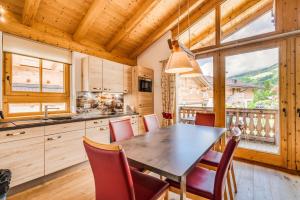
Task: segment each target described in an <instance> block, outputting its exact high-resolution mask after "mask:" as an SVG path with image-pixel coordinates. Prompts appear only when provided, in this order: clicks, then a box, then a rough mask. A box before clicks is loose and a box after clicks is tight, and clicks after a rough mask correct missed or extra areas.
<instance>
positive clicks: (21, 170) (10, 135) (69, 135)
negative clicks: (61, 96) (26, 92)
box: [0, 115, 138, 187]
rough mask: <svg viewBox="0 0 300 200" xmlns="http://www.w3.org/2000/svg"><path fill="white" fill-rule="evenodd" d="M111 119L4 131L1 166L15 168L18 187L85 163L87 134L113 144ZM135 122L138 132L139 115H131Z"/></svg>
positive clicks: (14, 183) (0, 141) (0, 139)
mask: <svg viewBox="0 0 300 200" xmlns="http://www.w3.org/2000/svg"><path fill="white" fill-rule="evenodd" d="M126 117H129V116H126ZM113 119H117V118H113ZM108 122H109V119H96V120H88V121H81V122H72V123H63V124H55V125H48V126H41V127H34V128H25V129H17V130H9V131H0V169H10V170H11V171H12V182H11V187H14V186H17V185H20V184H23V183H26V182H28V181H31V180H34V179H37V178H40V177H43V176H45V175H48V174H51V173H53V172H57V171H59V170H62V169H65V168H68V167H71V166H73V165H76V164H79V163H81V162H84V161H86V160H87V156H86V152H85V149H84V146H83V140H82V139H83V136H86V137H88V138H89V139H91V140H93V141H95V142H97V143H107V144H109V143H110V133H109V126H108ZM131 124H132V128H133V131H134V135H138V115H133V116H131Z"/></svg>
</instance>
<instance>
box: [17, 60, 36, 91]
mask: <svg viewBox="0 0 300 200" xmlns="http://www.w3.org/2000/svg"><path fill="white" fill-rule="evenodd" d="M12 91H24V92H39V91H40V60H39V59H37V58H31V57H27V56H21V55H13V56H12Z"/></svg>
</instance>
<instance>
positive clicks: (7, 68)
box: [3, 52, 70, 118]
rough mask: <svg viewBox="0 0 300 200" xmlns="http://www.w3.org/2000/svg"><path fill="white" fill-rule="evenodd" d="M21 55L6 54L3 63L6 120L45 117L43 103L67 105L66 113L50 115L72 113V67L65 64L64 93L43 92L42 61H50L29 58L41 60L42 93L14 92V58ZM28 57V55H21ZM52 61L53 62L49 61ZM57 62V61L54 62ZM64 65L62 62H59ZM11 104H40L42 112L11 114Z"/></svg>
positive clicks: (56, 112) (57, 112)
mask: <svg viewBox="0 0 300 200" xmlns="http://www.w3.org/2000/svg"><path fill="white" fill-rule="evenodd" d="M13 55H21V54H17V53H10V52H4V55H3V57H4V61H3V66H4V68H3V86H4V87H3V112H4V115H5V117H6V118H14V117H26V116H41V115H43V113H44V112H43V111H42V104H43V103H65V105H66V109H65V110H64V111H51V112H49V114H59V113H70V65H69V64H66V63H63V64H64V92H63V93H57V92H43V91H42V85H43V83H42V81H43V78H42V70H43V69H42V60H49V59H43V58H37V57H33V56H28V57H31V58H37V59H39V60H40V67H39V69H40V70H39V74H40V91H39V92H27V91H13V90H12V56H13ZM21 56H27V55H21ZM49 61H51V60H49ZM53 62H57V61H53ZM59 63H62V62H59ZM10 103H13V104H14V103H16V104H18V103H39V104H40V112H24V113H10V112H9V104H10Z"/></svg>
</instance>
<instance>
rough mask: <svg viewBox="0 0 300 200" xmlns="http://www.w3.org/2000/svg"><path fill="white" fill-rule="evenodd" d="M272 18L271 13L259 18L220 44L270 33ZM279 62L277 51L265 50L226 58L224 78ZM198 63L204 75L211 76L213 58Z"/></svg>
mask: <svg viewBox="0 0 300 200" xmlns="http://www.w3.org/2000/svg"><path fill="white" fill-rule="evenodd" d="M272 20H273V16H272V13H271V11H270V12H268V13H266V14H265V15H263V16H261V17H260V18H258V19H257V20H255V21H253V22H252V23H250V24H248V25H247V26H246V27H244V28H242V29H240V30H239V31H237V32H236V33H234V34H233V35H231V36H230V37H228V38H226V39H225V40H223V41H222V42H228V41H232V40H236V39H240V38H245V37H249V36H253V35H258V34H262V33H267V32H272V31H274V30H275V25H274V23H273V22H272ZM278 62H279V49H278V48H273V49H266V50H260V51H255V52H250V53H244V54H239V55H233V56H227V57H226V58H225V63H226V77H230V76H234V75H238V74H241V73H245V72H249V71H255V70H257V69H262V68H265V67H269V66H271V65H273V64H276V63H278ZM198 63H199V65H200V67H201V69H202V71H203V74H204V75H208V76H213V58H212V57H210V58H205V59H199V60H198Z"/></svg>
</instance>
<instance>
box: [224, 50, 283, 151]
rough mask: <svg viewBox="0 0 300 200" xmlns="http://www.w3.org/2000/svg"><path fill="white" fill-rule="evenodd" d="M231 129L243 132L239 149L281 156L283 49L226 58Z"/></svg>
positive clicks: (252, 52)
mask: <svg viewBox="0 0 300 200" xmlns="http://www.w3.org/2000/svg"><path fill="white" fill-rule="evenodd" d="M225 68H226V121H227V124H226V125H227V128H229V129H232V128H234V127H239V128H241V129H242V139H243V140H241V142H240V144H239V147H242V148H246V149H252V150H256V151H262V152H267V153H273V154H277V153H279V144H280V126H279V123H278V122H280V119H279V118H280V115H279V114H280V112H279V103H280V100H279V99H280V94H279V91H280V90H279V88H280V79H279V78H280V76H279V71H280V70H279V48H278V47H274V48H269V49H262V50H254V51H250V52H245V53H237V54H233V55H228V56H226V57H225Z"/></svg>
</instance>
